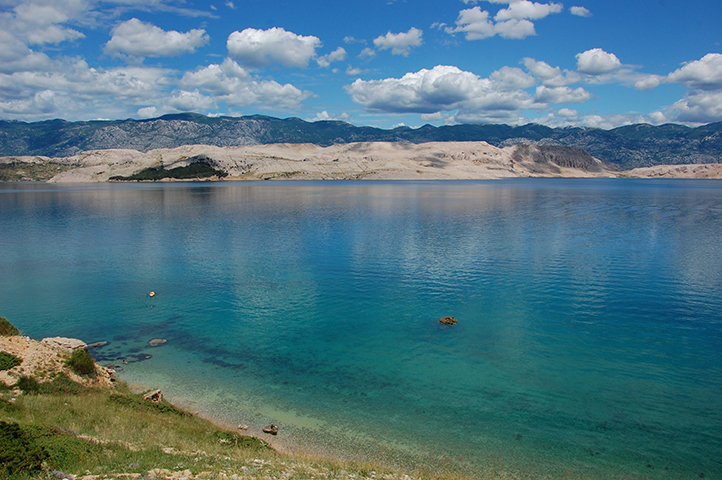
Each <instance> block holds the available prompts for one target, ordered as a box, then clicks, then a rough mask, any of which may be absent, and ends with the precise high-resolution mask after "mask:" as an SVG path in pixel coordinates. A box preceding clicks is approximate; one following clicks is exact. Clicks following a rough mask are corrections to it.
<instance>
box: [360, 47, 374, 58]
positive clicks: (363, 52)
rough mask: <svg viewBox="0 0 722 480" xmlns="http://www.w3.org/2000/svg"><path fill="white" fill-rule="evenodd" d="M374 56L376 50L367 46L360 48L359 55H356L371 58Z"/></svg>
mask: <svg viewBox="0 0 722 480" xmlns="http://www.w3.org/2000/svg"><path fill="white" fill-rule="evenodd" d="M375 56H376V50H374V49H373V48H368V47H366V48H364V49H363V50H361V53H359V55H358V57H359V58H373V57H375Z"/></svg>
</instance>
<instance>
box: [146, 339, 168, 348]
mask: <svg viewBox="0 0 722 480" xmlns="http://www.w3.org/2000/svg"><path fill="white" fill-rule="evenodd" d="M165 343H168V340H166V339H165V338H151V339H150V340H148V345H150V346H151V347H158V346H160V345H163V344H165Z"/></svg>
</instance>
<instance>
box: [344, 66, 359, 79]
mask: <svg viewBox="0 0 722 480" xmlns="http://www.w3.org/2000/svg"><path fill="white" fill-rule="evenodd" d="M360 73H363V70H362V69H360V68H354V67H352V66H351V65H349V66H348V68H347V69H346V75H352V76H355V75H358V74H360Z"/></svg>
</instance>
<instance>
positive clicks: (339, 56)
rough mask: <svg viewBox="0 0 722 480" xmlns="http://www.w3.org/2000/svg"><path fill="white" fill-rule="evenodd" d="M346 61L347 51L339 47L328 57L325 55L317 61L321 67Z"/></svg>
mask: <svg viewBox="0 0 722 480" xmlns="http://www.w3.org/2000/svg"><path fill="white" fill-rule="evenodd" d="M343 60H346V50H345V49H344V48H343V47H338V48H337V49H336V50H334V51H333V52H331V53H329V54H328V55H323V56H321V57H318V58H317V59H316V63H318V66H319V67H328V66H329V65H331V63H333V62H341V61H343Z"/></svg>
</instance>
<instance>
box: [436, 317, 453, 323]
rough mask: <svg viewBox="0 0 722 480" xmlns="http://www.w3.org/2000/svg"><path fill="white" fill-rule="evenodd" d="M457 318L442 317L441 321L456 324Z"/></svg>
mask: <svg viewBox="0 0 722 480" xmlns="http://www.w3.org/2000/svg"><path fill="white" fill-rule="evenodd" d="M456 322H457V320H456V319H455V318H454V317H441V320H439V323H443V324H444V325H455V324H456Z"/></svg>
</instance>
